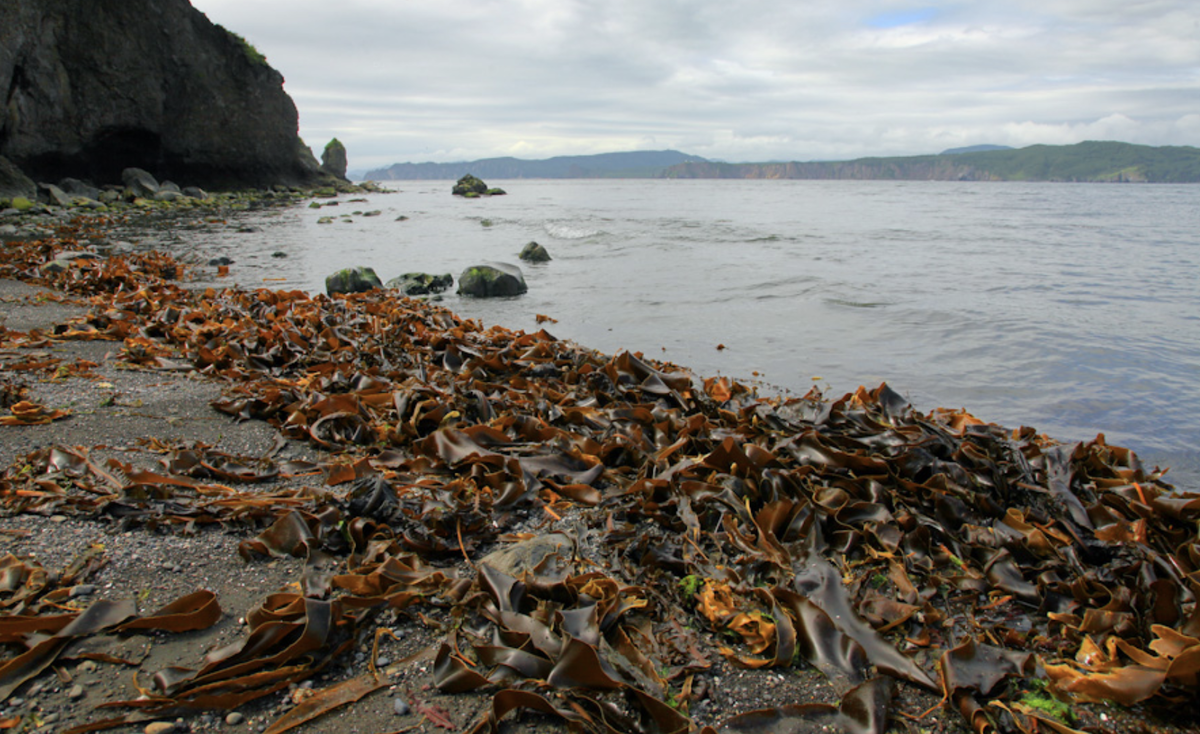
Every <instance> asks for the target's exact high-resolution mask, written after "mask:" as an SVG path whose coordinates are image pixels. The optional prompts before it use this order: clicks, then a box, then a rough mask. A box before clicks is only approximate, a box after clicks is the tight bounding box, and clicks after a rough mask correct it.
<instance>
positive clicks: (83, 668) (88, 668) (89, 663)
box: [79, 660, 99, 673]
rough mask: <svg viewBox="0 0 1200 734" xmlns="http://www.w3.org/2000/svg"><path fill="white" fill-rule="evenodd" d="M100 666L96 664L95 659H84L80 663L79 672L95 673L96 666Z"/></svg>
mask: <svg viewBox="0 0 1200 734" xmlns="http://www.w3.org/2000/svg"><path fill="white" fill-rule="evenodd" d="M98 667H99V666H98V665H96V661H95V660H84V661H83V662H82V663H80V664H79V672H80V673H95V672H96V668H98Z"/></svg>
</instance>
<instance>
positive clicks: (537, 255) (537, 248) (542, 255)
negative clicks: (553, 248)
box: [518, 242, 550, 263]
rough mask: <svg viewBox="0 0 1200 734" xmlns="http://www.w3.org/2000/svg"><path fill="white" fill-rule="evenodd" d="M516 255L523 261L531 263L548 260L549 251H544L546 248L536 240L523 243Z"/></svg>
mask: <svg viewBox="0 0 1200 734" xmlns="http://www.w3.org/2000/svg"><path fill="white" fill-rule="evenodd" d="M518 257H520V258H521V259H522V260H524V261H525V262H531V263H545V262H550V253H548V252H546V248H545V247H542V246H541V245H539V244H538V243H536V242H530V243H529V244H527V245H525V247H524V249H522V250H521V254H520V255H518Z"/></svg>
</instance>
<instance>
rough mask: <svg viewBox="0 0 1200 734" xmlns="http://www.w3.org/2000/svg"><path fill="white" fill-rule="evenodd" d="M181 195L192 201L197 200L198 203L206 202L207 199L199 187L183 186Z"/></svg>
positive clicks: (206, 195) (205, 193)
mask: <svg viewBox="0 0 1200 734" xmlns="http://www.w3.org/2000/svg"><path fill="white" fill-rule="evenodd" d="M183 195H184V196H188V197H191V198H193V199H199V200H200V201H206V200H207V199H208V192H207V191H205V190H204V189H202V188H200V187H199V186H184V187H183Z"/></svg>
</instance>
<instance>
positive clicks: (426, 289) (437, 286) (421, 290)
mask: <svg viewBox="0 0 1200 734" xmlns="http://www.w3.org/2000/svg"><path fill="white" fill-rule="evenodd" d="M452 285H454V277H453V276H452V275H450V273H446V274H444V275H430V274H429V273H405V274H404V275H400V276H397V277H395V278H392V279H391V280H389V281H388V282H387V287H388V288H392V289H395V290H398V291H400V294H401V295H404V296H427V295H429V294H431V293H441V292H443V291H445V290H446V289H447V288H449V287H450V286H452Z"/></svg>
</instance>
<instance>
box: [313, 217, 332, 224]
mask: <svg viewBox="0 0 1200 734" xmlns="http://www.w3.org/2000/svg"><path fill="white" fill-rule="evenodd" d="M317 224H333V217H321V218H320V219H318V220H317Z"/></svg>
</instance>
